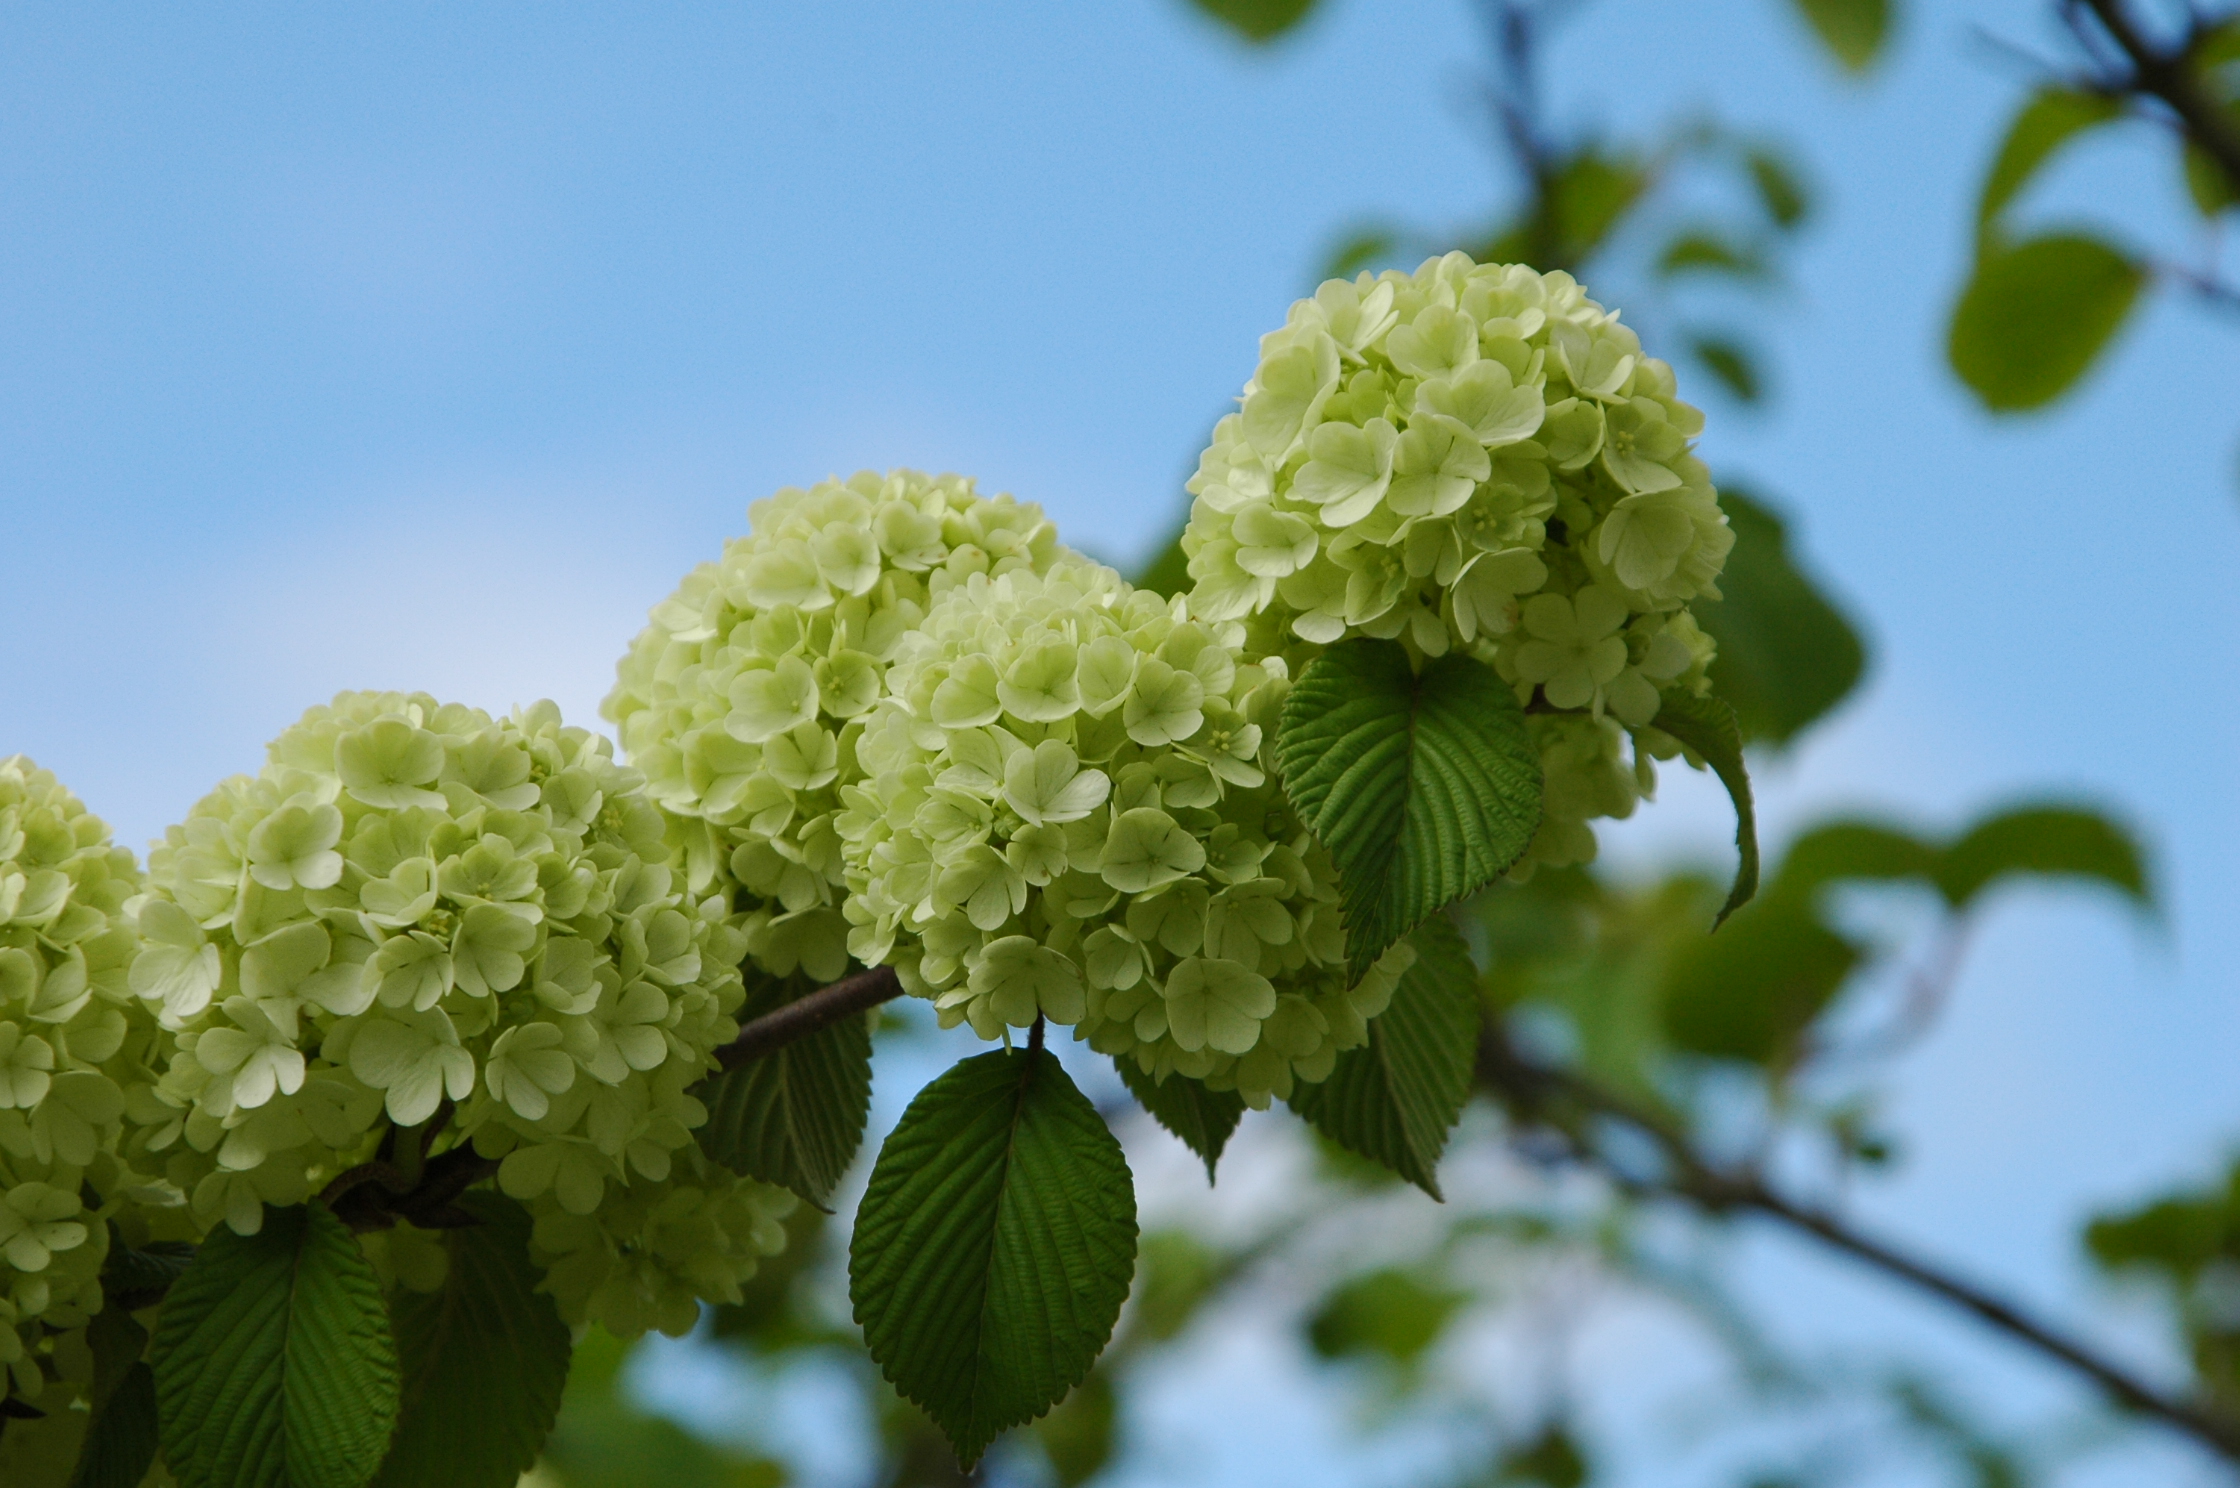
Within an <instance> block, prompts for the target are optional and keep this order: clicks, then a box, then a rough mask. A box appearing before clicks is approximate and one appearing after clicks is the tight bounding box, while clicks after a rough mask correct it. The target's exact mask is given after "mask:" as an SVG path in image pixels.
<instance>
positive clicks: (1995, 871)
mask: <svg viewBox="0 0 2240 1488" xmlns="http://www.w3.org/2000/svg"><path fill="white" fill-rule="evenodd" d="M2024 873H2027V874H2049V875H2056V876H2071V877H2078V878H2086V879H2098V880H2099V881H2100V882H2102V883H2105V884H2107V885H2109V886H2110V887H2112V888H2115V889H2117V890H2120V891H2121V892H2122V893H2124V894H2127V895H2129V896H2130V897H2131V898H2132V899H2133V900H2135V901H2136V902H2137V903H2138V904H2140V905H2141V906H2142V907H2152V905H2153V903H2154V894H2153V890H2152V888H2151V886H2150V885H2149V883H2148V880H2147V869H2146V862H2145V859H2144V857H2143V856H2142V855H2141V853H2140V851H2139V847H2138V844H2137V843H2135V842H2133V841H2132V840H2131V836H2130V834H2129V833H2127V832H2125V831H2124V830H2123V828H2121V827H2119V826H2117V825H2116V824H2115V823H2114V822H2112V821H2110V820H2109V819H2108V818H2106V817H2104V816H2101V815H2100V814H2099V813H2097V812H2092V811H2084V810H2080V809H2078V808H2076V807H2071V806H2057V805H2045V806H2022V807H2017V808H2015V809H2013V810H2011V811H2005V812H2001V813H2000V814H1999V815H1997V816H1993V817H1988V818H1986V819H1985V820H1983V821H1981V822H1978V823H1977V824H1976V825H1975V826H1973V827H1971V828H1969V829H1968V832H1967V833H1966V835H1964V836H1963V837H1961V838H1960V840H1959V841H1957V842H1955V843H1953V844H1952V845H1951V846H1949V847H1947V848H1946V849H1945V850H1944V852H1943V854H1942V856H1941V858H1940V860H1939V862H1938V864H1937V869H1936V885H1937V889H1938V891H1939V892H1940V893H1942V894H1943V895H1944V897H1945V901H1946V902H1947V903H1949V904H1950V905H1951V906H1952V907H1953V908H1954V909H1964V908H1966V907H1967V906H1968V905H1969V904H1971V903H1973V902H1974V901H1975V899H1976V898H1977V897H1978V896H1979V895H1981V894H1982V893H1983V891H1984V890H1985V889H1987V888H1989V887H1991V885H1993V884H1995V883H1997V882H1998V881H2000V880H2001V879H2003V878H2006V877H2009V876H2011V875H2014V874H2024Z"/></svg>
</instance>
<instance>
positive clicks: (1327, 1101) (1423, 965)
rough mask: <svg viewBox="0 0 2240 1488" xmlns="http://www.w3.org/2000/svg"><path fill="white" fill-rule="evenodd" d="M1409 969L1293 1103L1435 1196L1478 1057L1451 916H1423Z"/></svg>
mask: <svg viewBox="0 0 2240 1488" xmlns="http://www.w3.org/2000/svg"><path fill="white" fill-rule="evenodd" d="M1412 940H1413V944H1414V946H1415V951H1416V961H1415V965H1413V966H1411V967H1409V968H1408V970H1407V972H1406V973H1405V974H1404V975H1402V976H1401V978H1400V985H1399V986H1398V987H1396V988H1394V989H1393V993H1392V1004H1391V1006H1389V1007H1387V1008H1386V1009H1385V1010H1384V1011H1383V1012H1382V1013H1380V1014H1378V1015H1377V1016H1376V1017H1375V1018H1372V1019H1370V1020H1369V1042H1368V1044H1367V1046H1365V1047H1363V1048H1359V1049H1348V1050H1347V1051H1346V1052H1345V1053H1343V1054H1340V1055H1339V1056H1338V1062H1337V1065H1336V1067H1334V1068H1333V1069H1332V1070H1331V1071H1330V1077H1329V1078H1328V1079H1326V1080H1324V1081H1323V1082H1322V1083H1321V1084H1319V1085H1306V1084H1302V1085H1300V1086H1298V1087H1297V1088H1296V1089H1295V1090H1293V1091H1292V1094H1291V1109H1292V1110H1294V1111H1297V1112H1298V1113H1299V1114H1300V1115H1301V1116H1303V1117H1305V1118H1306V1119H1307V1120H1308V1121H1309V1122H1311V1123H1313V1124H1314V1126H1315V1128H1316V1130H1318V1131H1320V1132H1321V1133H1322V1134H1323V1135H1324V1136H1326V1137H1328V1138H1330V1140H1331V1141H1333V1142H1336V1143H1337V1144H1338V1145H1339V1146H1341V1147H1344V1148H1345V1149H1346V1150H1348V1151H1350V1152H1355V1153H1358V1154H1360V1155H1361V1156H1363V1157H1366V1158H1368V1159H1369V1160H1370V1161H1372V1162H1375V1163H1379V1164H1381V1165H1383V1166H1384V1167H1386V1168H1388V1169H1390V1170H1391V1171H1392V1172H1394V1173H1397V1174H1398V1175H1400V1176H1401V1177H1402V1178H1405V1179H1406V1180H1407V1181H1408V1182H1410V1183H1413V1184H1414V1185H1415V1186H1416V1187H1418V1188H1420V1189H1422V1190H1423V1191H1424V1192H1425V1193H1427V1194H1429V1195H1431V1197H1433V1198H1434V1199H1436V1198H1440V1197H1441V1195H1440V1193H1439V1179H1438V1167H1439V1154H1440V1153H1442V1152H1444V1151H1445V1150H1446V1146H1447V1134H1448V1133H1449V1132H1451V1131H1453V1130H1454V1124H1455V1122H1456V1121H1457V1120H1459V1119H1460V1118H1461V1115H1462V1107H1463V1105H1464V1103H1465V1102H1467V1101H1468V1100H1469V1099H1470V1078H1471V1075H1472V1073H1473V1072H1474V1071H1475V1070H1476V1068H1477V1062H1478V1032H1479V1028H1478V1023H1479V1018H1480V1017H1481V1015H1482V1012H1481V1009H1480V1007H1479V1003H1478V968H1477V966H1476V964H1475V963H1473V962H1472V961H1471V959H1470V948H1469V947H1468V946H1466V945H1464V944H1463V942H1462V935H1461V933H1460V932H1459V931H1457V930H1456V929H1455V927H1454V922H1453V921H1451V920H1449V919H1447V918H1446V917H1445V916H1443V915H1442V916H1440V917H1439V918H1437V919H1433V920H1427V921H1425V922H1424V924H1423V925H1422V927H1421V928H1419V929H1418V930H1417V931H1416V932H1415V935H1414V936H1413V938H1412Z"/></svg>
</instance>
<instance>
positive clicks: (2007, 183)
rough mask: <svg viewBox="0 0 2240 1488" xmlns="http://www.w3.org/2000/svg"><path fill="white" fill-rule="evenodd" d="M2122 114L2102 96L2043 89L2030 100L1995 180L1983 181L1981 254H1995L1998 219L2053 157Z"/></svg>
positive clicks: (1996, 165) (1994, 170)
mask: <svg viewBox="0 0 2240 1488" xmlns="http://www.w3.org/2000/svg"><path fill="white" fill-rule="evenodd" d="M2122 114H2123V106H2122V104H2121V103H2120V102H2118V101H2117V100H2116V99H2113V98H2107V97H2102V96H2100V95H2098V94H2093V93H2079V92H2076V91H2074V90H2073V89H2069V88H2041V89H2039V90H2038V91H2037V92H2036V93H2034V94H2032V95H2031V97H2030V101H2029V102H2027V103H2025V104H2024V105H2023V106H2022V108H2021V110H2020V111H2019V112H2017V113H2016V114H2015V116H2014V122H2013V123H2011V124H2009V125H2008V126H2007V137H2006V138H2005V139H2004V140H2002V141H2001V142H2000V145H1999V153H1998V155H1997V156H1995V157H1994V158H1993V159H1992V162H1991V174H1990V175H1989V176H1987V177H1986V178H1985V179H1984V183H1983V195H1982V197H1981V198H1980V199H1979V200H1978V201H1977V203H1976V235H1977V240H1978V244H1979V251H1982V252H1989V251H1990V250H1991V247H1992V243H1991V235H1992V233H1993V231H1994V229H1995V228H1996V226H1997V222H1998V217H1999V214H2000V213H2001V212H2003V211H2005V210H2006V207H2007V204H2008V203H2009V202H2011V201H2013V200H2014V198H2015V195H2016V194H2017V193H2018V192H2020V191H2021V190H2022V188H2023V187H2024V186H2026V185H2028V184H2029V182H2030V178H2031V177H2032V176H2034V175H2036V174H2037V172H2038V170H2039V168H2040V167H2041V166H2043V165H2044V164H2045V163H2046V161H2047V160H2049V159H2051V158H2052V156H2053V154H2054V152H2055V151H2057V150H2059V149H2060V148H2061V147H2062V146H2063V145H2065V144H2067V143H2068V142H2069V141H2070V140H2072V139H2074V138H2076V136H2077V135H2079V134H2081V133H2083V132H2084V131H2085V130H2088V129H2092V128H2095V127H2097V126H2099V125H2102V124H2106V123H2108V122H2110V121H2111V120H2114V119H2117V118H2120V117H2122Z"/></svg>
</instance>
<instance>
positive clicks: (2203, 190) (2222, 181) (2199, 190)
mask: <svg viewBox="0 0 2240 1488" xmlns="http://www.w3.org/2000/svg"><path fill="white" fill-rule="evenodd" d="M2235 117H2236V118H2240V113H2236V114H2235ZM2184 158H2185V177H2186V194H2187V195H2188V196H2190V197H2192V198H2193V205H2194V207H2195V209H2196V210H2198V211H2199V212H2200V213H2201V215H2202V216H2204V217H2214V216H2216V215H2217V214H2218V213H2220V212H2225V211H2229V210H2231V209H2232V208H2233V207H2234V206H2236V205H2240V189H2235V188H2234V186H2233V184H2232V178H2231V177H2229V176H2227V175H2226V174H2225V173H2224V167H2223V166H2221V165H2219V164H2217V162H2216V161H2214V160H2212V159H2211V158H2210V157H2209V155H2208V154H2207V153H2206V152H2205V151H2203V150H2202V148H2201V147H2200V146H2199V145H2187V146H2186V147H2185V157H2184Z"/></svg>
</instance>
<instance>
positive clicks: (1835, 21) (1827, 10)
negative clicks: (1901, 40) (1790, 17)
mask: <svg viewBox="0 0 2240 1488" xmlns="http://www.w3.org/2000/svg"><path fill="white" fill-rule="evenodd" d="M1796 6H1797V12H1798V14H1800V15H1802V16H1803V17H1804V18H1805V20H1806V21H1807V22H1808V23H1810V25H1811V26H1812V29H1813V31H1814V32H1816V33H1817V34H1818V35H1819V37H1820V41H1821V44H1822V45H1823V46H1825V47H1827V49H1828V51H1829V52H1830V53H1831V54H1832V55H1833V56H1834V57H1835V59H1836V60H1837V61H1838V62H1841V63H1842V64H1843V65H1844V66H1845V67H1847V68H1849V69H1850V70H1851V71H1853V72H1864V71H1866V70H1867V68H1869V67H1871V66H1872V65H1874V60H1875V57H1876V56H1877V55H1878V54H1879V53H1880V52H1881V51H1882V48H1883V44H1884V43H1885V42H1887V41H1888V40H1889V37H1890V0H1796Z"/></svg>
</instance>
